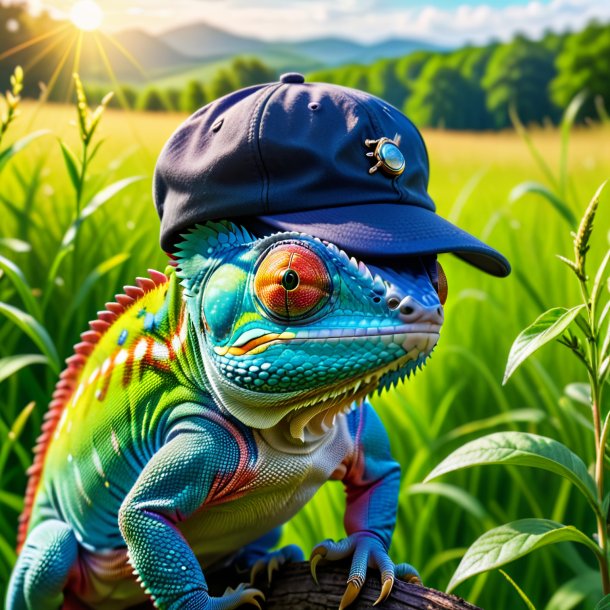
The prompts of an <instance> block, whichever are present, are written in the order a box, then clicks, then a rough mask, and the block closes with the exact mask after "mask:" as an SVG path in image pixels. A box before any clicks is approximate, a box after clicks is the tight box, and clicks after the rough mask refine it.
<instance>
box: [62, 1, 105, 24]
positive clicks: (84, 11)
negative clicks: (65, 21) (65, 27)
mask: <svg viewBox="0 0 610 610" xmlns="http://www.w3.org/2000/svg"><path fill="white" fill-rule="evenodd" d="M103 19H104V13H103V12H102V9H101V8H100V5H99V4H97V2H93V0H78V2H76V3H75V4H74V6H73V7H72V9H71V10H70V21H72V23H73V24H74V25H75V26H76V27H77V28H78V29H79V30H83V31H85V32H91V31H93V30H97V29H98V28H99V27H100V25H102V21H103Z"/></svg>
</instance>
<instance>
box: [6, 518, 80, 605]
mask: <svg viewBox="0 0 610 610" xmlns="http://www.w3.org/2000/svg"><path fill="white" fill-rule="evenodd" d="M77 556H78V543H77V541H76V537H75V536H74V532H73V531H72V529H71V528H70V526H69V525H68V524H67V523H65V522H64V521H60V520H59V519H48V520H46V521H43V522H42V523H40V524H39V525H37V526H36V527H35V528H34V529H33V530H32V531H31V532H30V533H29V534H28V537H27V538H26V541H25V544H24V545H23V549H22V550H21V553H20V554H19V558H18V560H17V564H16V565H15V568H14V570H13V574H12V576H11V580H10V582H9V585H8V591H7V594H6V610H56V608H59V607H60V606H61V605H62V602H63V599H64V595H63V589H64V587H65V585H66V583H67V581H68V576H69V573H70V570H71V569H72V568H73V566H74V564H75V563H76V560H77Z"/></svg>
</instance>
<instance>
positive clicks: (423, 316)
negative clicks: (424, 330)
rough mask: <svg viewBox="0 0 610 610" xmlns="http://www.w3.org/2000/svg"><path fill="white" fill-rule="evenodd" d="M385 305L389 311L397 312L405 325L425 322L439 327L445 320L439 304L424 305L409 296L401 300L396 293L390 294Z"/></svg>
mask: <svg viewBox="0 0 610 610" xmlns="http://www.w3.org/2000/svg"><path fill="white" fill-rule="evenodd" d="M387 304H388V307H389V308H390V309H393V310H396V311H397V312H398V317H399V319H400V321H401V322H404V323H405V324H423V323H426V322H427V323H430V324H434V325H438V326H439V327H440V326H441V325H442V323H443V321H444V319H445V314H444V311H443V306H442V305H441V304H440V303H433V304H431V305H424V304H423V303H421V302H420V301H418V300H417V299H416V298H414V297H413V296H412V295H410V294H409V295H407V296H405V297H403V298H402V299H401V298H400V296H399V295H398V294H396V293H393V294H390V295H389V296H388V297H387Z"/></svg>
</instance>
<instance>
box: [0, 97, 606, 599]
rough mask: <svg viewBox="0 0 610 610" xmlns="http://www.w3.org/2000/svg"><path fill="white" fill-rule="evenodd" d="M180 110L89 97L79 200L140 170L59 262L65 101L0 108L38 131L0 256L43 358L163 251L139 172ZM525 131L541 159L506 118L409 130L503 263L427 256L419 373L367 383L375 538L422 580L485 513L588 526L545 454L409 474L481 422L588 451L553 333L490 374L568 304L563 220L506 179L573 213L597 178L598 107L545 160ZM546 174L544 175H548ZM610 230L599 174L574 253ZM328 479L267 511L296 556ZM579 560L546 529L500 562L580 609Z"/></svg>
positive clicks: (70, 117) (335, 504) (4, 364)
mask: <svg viewBox="0 0 610 610" xmlns="http://www.w3.org/2000/svg"><path fill="white" fill-rule="evenodd" d="M184 118H185V115H180V114H144V113H134V112H126V111H119V110H108V111H107V112H106V114H105V115H104V117H103V119H102V122H101V125H100V127H99V131H98V133H97V134H96V139H103V140H104V142H103V144H102V146H101V148H100V149H99V152H98V153H97V154H96V155H95V157H94V158H93V160H92V161H91V164H90V171H91V173H90V177H89V180H88V182H87V184H86V188H85V191H84V195H83V202H84V203H85V204H86V203H87V201H88V200H89V198H90V197H91V196H92V195H93V194H94V193H97V192H99V191H100V190H101V189H103V188H104V186H106V185H108V184H111V183H113V182H115V181H117V180H120V179H122V178H127V177H130V176H141V177H142V178H141V180H138V181H136V182H134V183H133V184H131V185H129V186H127V187H126V188H124V189H123V190H121V191H120V192H119V193H118V194H117V195H115V196H114V197H112V198H110V199H109V200H108V201H107V202H105V203H104V204H103V205H100V206H99V207H98V208H97V209H95V211H94V212H93V213H91V214H90V215H88V216H87V217H85V218H83V219H82V222H80V223H79V226H78V231H77V235H76V238H75V239H74V240H73V241H72V244H71V246H70V247H69V248H66V249H65V253H64V254H65V255H63V256H62V257H59V260H58V257H57V253H58V252H59V251H60V250H62V240H64V243H65V237H64V236H65V234H66V231H68V228H69V227H70V225H71V223H72V222H73V221H74V218H75V193H74V189H73V188H72V185H71V183H70V180H69V177H68V174H67V172H66V169H65V166H64V160H63V158H62V152H61V149H60V146H59V144H58V138H61V139H63V140H65V141H67V142H68V143H70V145H71V146H72V147H73V148H74V150H78V145H79V142H78V130H77V128H76V127H75V125H74V123H75V122H76V119H77V117H76V112H75V110H74V107H71V106H61V105H52V104H47V105H43V106H39V105H38V104H36V103H34V102H28V103H24V104H23V112H22V114H21V116H20V117H19V118H18V119H17V120H16V122H15V123H14V124H13V125H11V126H10V128H9V131H8V132H7V140H8V141H5V142H3V146H4V145H6V144H7V143H9V142H10V141H13V140H16V139H18V138H20V137H22V136H24V135H26V134H27V133H31V132H32V131H34V130H39V129H47V130H49V133H47V134H45V135H41V136H40V137H39V138H37V139H36V140H35V141H34V142H32V143H31V144H30V145H29V146H28V147H27V148H26V149H24V150H22V151H21V152H19V153H18V154H17V155H15V157H14V158H13V159H11V160H10V161H9V162H8V164H6V166H4V168H3V169H2V170H0V171H1V172H2V173H0V255H1V256H3V257H5V258H6V259H8V260H10V261H12V262H13V263H14V264H15V265H16V266H17V267H18V269H19V270H20V271H19V273H21V272H22V273H23V276H24V278H25V280H27V284H26V285H27V289H28V291H29V292H28V295H29V297H30V299H33V301H34V302H35V303H36V304H37V305H35V307H37V308H38V310H39V312H40V317H39V324H40V326H42V327H43V328H44V329H46V333H47V335H48V340H49V342H50V345H47V346H46V349H47V350H50V352H51V353H52V354H53V353H54V352H56V353H57V355H58V359H59V360H61V361H63V359H64V358H66V357H68V356H69V355H70V354H71V346H72V345H73V344H75V343H77V342H78V341H79V334H80V333H81V332H82V331H84V330H86V329H87V321H88V320H90V319H92V318H94V317H95V313H96V311H98V310H100V309H103V304H104V303H105V302H106V301H109V300H112V298H113V295H114V294H115V293H117V292H119V291H121V287H122V286H123V285H125V284H132V283H133V281H134V278H135V277H136V276H138V275H145V273H146V269H147V268H151V267H152V268H156V269H163V267H164V264H165V261H166V256H165V255H164V253H163V252H162V251H161V250H160V248H159V245H158V230H159V222H158V218H157V215H156V212H155V210H154V207H153V204H152V199H151V176H152V172H153V168H154V163H155V159H156V157H157V155H158V153H159V151H160V149H161V147H162V145H163V143H164V142H165V140H166V139H167V138H168V136H169V135H170V134H171V133H172V131H173V130H174V129H175V128H176V127H177V125H178V124H179V123H180V122H181V121H182V120H183V119H184ZM528 133H529V137H530V138H531V141H532V142H533V145H535V147H536V149H537V151H538V154H539V156H540V158H541V159H543V160H544V163H546V164H547V165H548V168H550V172H551V173H552V176H551V175H548V173H547V172H545V171H544V170H543V169H541V167H540V165H539V164H538V163H537V162H536V161H535V159H534V158H533V156H532V154H531V151H530V150H529V148H528V145H527V143H526V142H525V141H524V140H523V138H522V137H520V136H519V134H517V133H516V132H515V131H513V130H507V131H502V132H486V133H470V132H447V131H438V130H428V131H424V138H425V140H426V142H427V145H428V150H429V155H430V161H431V181H430V191H431V194H432V196H433V198H434V199H435V201H436V202H437V206H438V212H439V213H440V214H441V215H443V216H444V217H446V218H448V219H450V220H451V221H453V222H455V223H456V224H458V225H459V226H460V227H462V228H464V229H466V230H468V231H470V232H471V233H473V234H474V235H476V236H478V237H480V238H481V239H483V240H485V241H486V242H488V243H489V244H490V245H492V246H494V247H496V248H497V249H499V250H500V251H501V252H502V253H503V254H505V255H506V256H507V258H508V259H509V260H510V262H511V264H512V266H513V273H512V274H511V276H509V277H508V278H506V279H497V278H493V277H489V276H487V275H485V274H483V273H482V272H480V271H478V270H476V269H474V268H473V267H470V266H469V265H467V264H466V263H464V262H462V261H460V260H459V259H457V258H455V257H453V256H451V255H442V256H441V257H440V261H441V263H442V265H443V267H444V268H445V271H446V274H447V278H448V283H449V298H448V300H447V304H446V316H445V320H446V321H445V325H444V328H443V330H442V332H441V339H440V341H439V344H438V347H437V348H436V350H435V352H434V354H433V355H432V358H431V359H430V361H429V362H428V364H427V366H426V367H425V368H424V369H423V371H421V372H418V374H417V375H416V376H415V377H414V378H412V379H411V380H409V381H408V382H407V383H405V384H404V385H400V386H399V387H398V388H396V389H395V390H392V391H391V392H384V393H383V394H382V395H381V396H376V397H375V398H374V405H375V406H376V407H377V409H378V412H379V413H380V415H381V417H382V419H383V420H384V422H385V424H386V427H387V429H388V431H389V434H390V438H391V443H392V448H393V452H394V455H395V457H396V458H397V459H398V461H399V462H400V463H401V465H402V477H403V478H402V488H401V494H400V505H399V510H398V521H397V526H396V531H395V534H394V539H393V545H392V548H391V554H392V556H393V558H394V559H395V560H396V561H401V562H402V561H408V562H409V563H411V564H413V565H414V566H416V567H417V568H418V569H419V570H420V572H421V574H422V577H423V581H424V583H425V584H426V585H428V586H431V587H434V588H438V589H444V588H445V587H446V585H447V583H448V582H449V580H450V578H451V575H452V573H453V572H454V570H455V568H456V566H457V564H458V563H459V560H460V558H461V556H462V555H463V554H464V552H465V550H466V548H467V547H468V546H469V545H470V544H472V542H473V541H474V540H475V539H476V538H478V537H479V536H480V535H481V534H482V533H483V532H485V531H486V530H488V529H490V528H492V527H495V526H497V525H501V524H503V523H507V522H509V521H512V520H515V519H520V518H525V517H540V518H548V519H553V520H556V521H559V522H561V523H564V524H566V525H570V524H572V525H576V526H578V527H579V528H580V529H581V530H582V531H584V532H590V533H593V532H594V531H595V528H596V526H595V522H594V520H593V517H592V516H591V514H590V512H589V511H588V509H587V506H586V502H585V501H584V500H583V499H582V498H581V497H580V496H579V495H578V494H577V493H576V492H575V490H574V489H573V488H572V487H571V486H570V484H569V483H567V482H565V481H562V480H561V479H559V478H556V477H554V476H553V475H552V474H550V473H548V472H543V471H539V470H526V469H519V470H517V469H514V468H511V467H503V466H487V467H485V468H477V469H471V470H467V471H464V472H460V473H456V474H451V475H447V476H445V477H444V478H442V479H440V480H438V481H437V480H435V481H434V482H432V483H428V484H423V483H422V481H423V480H424V478H425V477H426V475H427V474H428V473H429V472H430V471H431V470H432V469H433V468H434V466H435V465H436V464H438V463H439V462H440V461H441V460H442V458H443V457H445V456H446V455H447V454H448V453H449V452H450V451H452V450H453V449H456V448H457V447H458V446H460V445H462V444H464V443H465V442H466V441H469V440H472V439H474V438H476V437H477V436H480V435H482V434H486V433H489V432H493V431H501V430H521V431H528V432H534V433H537V434H542V435H546V436H552V437H553V438H556V439H557V440H559V441H561V442H563V443H564V444H566V445H567V446H568V447H570V448H571V449H572V450H574V451H575V452H576V453H578V454H579V455H581V456H582V457H583V458H584V459H585V462H586V463H587V465H589V464H591V463H592V462H593V459H594V454H593V442H592V436H593V431H592V428H591V426H590V424H588V422H589V421H590V418H589V407H588V406H587V405H586V404H583V403H582V402H581V401H579V400H578V396H577V395H576V393H575V392H574V391H573V386H572V390H570V388H568V391H567V392H566V386H568V385H569V384H572V383H575V382H583V381H586V379H585V377H584V374H583V372H582V370H581V369H580V368H579V367H578V362H577V360H576V358H574V357H573V356H572V355H571V354H570V353H569V351H568V350H565V349H562V348H560V346H557V345H550V346H547V347H545V348H544V349H543V350H541V351H540V352H538V353H537V354H536V356H535V358H533V359H531V360H529V361H528V362H527V363H525V364H524V365H523V366H522V367H521V369H520V370H519V371H517V373H516V374H515V375H514V376H513V377H512V378H511V380H510V381H509V383H508V384H507V385H506V386H504V387H503V386H502V384H501V381H502V376H503V372H504V368H505V365H506V360H507V356H508V353H509V349H510V346H511V344H512V342H513V340H514V339H515V337H516V336H517V335H518V334H519V332H520V331H521V330H522V329H523V328H524V327H525V326H527V325H528V324H530V323H531V322H533V321H534V319H535V318H536V317H537V316H538V315H539V314H540V313H542V312H543V311H545V310H546V309H548V308H550V307H553V306H562V307H571V306H573V305H576V304H578V303H579V302H580V301H579V299H580V295H579V292H578V285H577V283H576V282H574V281H573V279H572V278H571V277H570V275H569V274H568V271H567V268H566V267H565V266H564V265H563V264H562V263H561V262H560V261H559V260H558V259H557V257H556V254H562V255H564V256H569V255H570V254H571V249H572V241H571V240H572V238H571V236H570V231H572V230H574V229H575V226H572V225H570V223H569V222H568V220H566V214H565V213H564V214H563V215H562V214H560V213H559V212H558V210H557V209H556V208H555V207H553V206H552V205H551V204H550V203H549V202H548V201H547V200H546V199H545V198H543V197H541V196H539V195H534V194H526V195H524V196H523V197H519V198H516V200H514V201H513V199H515V192H514V189H515V187H516V186H517V185H519V184H520V183H523V182H525V181H536V182H540V183H542V184H545V185H546V186H547V187H549V188H551V189H555V190H561V189H562V188H563V189H564V194H565V199H566V201H567V204H568V207H569V210H571V212H572V214H573V215H574V216H575V217H576V218H580V216H581V214H582V212H583V211H584V209H585V207H586V205H587V203H588V202H589V200H590V199H591V197H592V196H593V194H594V193H595V191H596V190H597V188H598V187H599V185H600V184H601V183H602V182H603V181H604V180H605V179H607V178H609V177H610V146H609V145H608V143H609V141H610V125H605V126H604V125H591V126H579V127H576V128H574V129H573V130H572V132H571V135H570V136H569V152H568V155H567V157H563V158H562V154H561V150H562V137H563V138H564V139H565V138H567V136H566V134H565V133H564V134H563V136H562V133H561V131H560V130H559V129H557V128H537V129H535V130H531V131H529V132H528ZM407 163H408V159H407ZM562 163H563V167H564V170H563V173H562V172H560V167H562ZM236 171H239V168H236ZM561 176H563V178H562V177H561ZM553 180H557V181H558V184H557V185H556V186H554V185H553V183H552V181H553ZM511 194H512V195H511ZM609 242H610V194H609V191H606V192H605V193H604V194H603V195H602V200H601V203H600V211H599V213H598V217H597V219H596V222H595V228H594V234H593V244H592V250H591V252H590V254H589V257H590V260H591V268H592V269H593V268H596V267H597V265H598V264H599V262H600V260H601V258H602V256H603V255H604V253H605V251H606V250H607V249H608V245H609ZM607 288H608V287H607V286H606V287H605V288H604V290H607ZM23 298H24V297H23V294H22V293H20V292H19V291H17V290H16V289H15V284H14V283H13V282H12V281H11V278H10V277H9V274H8V273H7V272H6V269H5V273H4V275H3V276H2V277H0V301H2V302H4V303H9V304H11V305H13V306H14V307H17V308H19V309H24V303H23ZM17 318H18V316H17ZM27 323H28V320H27V319H25V318H21V320H20V321H19V319H17V321H16V320H15V318H14V317H13V318H11V317H10V316H8V317H7V316H6V314H5V316H3V317H2V318H0V358H1V360H0V383H1V385H0V599H1V598H2V597H3V595H2V594H3V592H4V590H5V588H6V582H7V580H8V576H9V573H10V568H11V565H12V563H13V561H14V559H15V552H14V550H13V549H14V542H15V532H16V523H17V517H18V515H19V512H20V510H21V498H22V494H23V491H24V486H25V470H26V468H27V467H28V466H29V464H30V461H31V448H32V446H33V445H34V444H35V439H36V437H37V436H38V434H39V430H40V426H41V421H42V417H43V415H44V412H45V410H46V408H47V404H48V401H49V398H50V395H51V392H52V388H53V384H54V383H55V380H56V378H57V371H54V370H53V366H51V365H49V364H44V363H41V359H40V358H38V360H36V359H32V360H31V363H30V364H29V365H28V366H23V367H22V368H19V367H17V366H16V364H15V362H16V361H15V359H14V358H12V357H13V356H14V355H16V354H39V353H40V351H41V348H40V345H39V344H37V343H35V342H33V341H32V338H31V336H30V335H28V334H27V333H26V332H24V326H27ZM11 367H12V368H11ZM17 369H18V370H17ZM606 407H607V405H606ZM342 494H343V492H342V489H341V486H340V485H339V484H337V483H329V484H327V485H326V486H325V487H324V488H323V489H322V490H321V491H320V492H319V493H318V494H317V496H316V497H315V499H314V501H313V502H311V503H310V505H308V506H307V507H306V508H305V509H304V510H303V511H302V512H301V513H300V514H299V515H298V516H297V517H296V518H295V519H293V521H292V522H290V523H289V524H288V525H287V526H286V528H285V535H284V542H296V543H298V544H300V545H301V546H302V547H303V549H304V551H305V553H306V554H307V553H309V552H310V550H311V548H312V546H313V545H314V544H315V543H317V542H319V541H321V540H322V539H324V538H327V537H335V538H337V537H341V536H342V535H343V526H342V515H343V497H342ZM320 569H323V567H320ZM596 569H597V566H596V565H595V564H594V563H593V561H592V559H591V558H590V557H589V556H588V555H586V554H585V552H584V551H582V550H581V549H580V548H577V547H576V545H573V544H571V543H562V544H561V545H553V546H549V547H546V548H544V549H542V550H540V551H539V552H537V553H536V554H533V555H528V556H527V557H525V558H523V559H520V560H518V561H517V562H514V563H512V564H509V565H508V566H507V567H506V571H507V572H508V574H509V575H510V576H511V578H512V579H513V580H514V581H515V582H516V583H517V584H518V585H519V586H520V587H521V589H523V590H524V591H525V593H526V594H527V595H528V596H529V597H530V599H531V600H532V602H533V603H534V604H535V606H536V608H537V609H538V610H543V609H545V610H570V608H583V609H584V608H591V607H593V605H594V604H595V602H596V601H597V599H599V597H601V593H600V592H601V585H600V582H599V576H598V575H597V573H596V572H595V570H596ZM457 593H458V594H459V595H461V596H462V597H465V598H466V599H468V600H469V601H471V602H473V603H475V604H477V605H480V606H481V607H483V608H487V609H489V610H492V609H493V610H504V609H509V608H510V609H515V608H522V607H523V608H525V605H524V603H523V601H522V600H521V599H520V598H519V596H518V595H517V593H516V592H515V589H514V588H513V587H512V586H511V585H510V584H509V583H508V582H507V580H506V579H505V578H504V577H503V576H502V575H501V574H500V573H499V572H497V571H495V572H491V573H488V574H484V575H481V576H478V577H475V578H473V579H471V580H469V581H467V582H466V583H464V584H462V585H460V587H459V588H458V589H457Z"/></svg>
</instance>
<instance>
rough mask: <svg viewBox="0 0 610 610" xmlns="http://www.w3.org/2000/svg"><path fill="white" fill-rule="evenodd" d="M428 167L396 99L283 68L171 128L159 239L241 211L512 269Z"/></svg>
mask: <svg viewBox="0 0 610 610" xmlns="http://www.w3.org/2000/svg"><path fill="white" fill-rule="evenodd" d="M428 176H429V167H428V155H427V152H426V147H425V144H424V141H423V139H422V137H421V134H420V133H419V131H418V130H417V129H416V127H415V126H414V125H413V123H411V121H410V120H409V119H408V118H407V117H406V116H405V115H404V114H402V113H401V112H400V111H399V110H397V109H396V108H394V107H393V106H391V105H390V104H388V103H386V102H384V101H383V100H381V99H379V98H377V97H375V96H372V95H370V94H368V93H365V92H363V91H359V90H357V89H350V88H347V87H340V86H338V85H331V84H327V83H306V82H305V79H304V77H303V76H302V75H301V74H297V73H288V74H284V75H283V76H282V77H281V78H280V82H278V83H269V84H264V85H256V86H254V87H248V88H246V89H241V90H239V91H235V92H233V93H230V94H229V95H226V96H224V97H222V98H220V99H218V100H216V101H214V102H212V103H210V104H208V105H207V106H204V107H203V108H201V109H200V110H198V111H197V112H195V114H193V115H192V116H191V117H189V118H188V119H187V120H186V121H185V122H184V123H183V124H182V125H181V126H180V127H179V128H178V129H177V130H176V132H175V133H174V134H173V135H172V136H171V138H170V139H169V140H168V142H167V144H166V145H165V147H164V148H163V150H162V152H161V155H160V156H159V160H158V162H157V166H156V169H155V176H154V199H155V204H156V206H157V211H158V213H159V216H160V218H161V246H162V247H163V248H164V249H165V250H166V251H171V250H172V248H173V246H174V244H175V243H176V241H177V240H178V239H179V235H180V234H181V233H184V232H185V231H186V230H187V229H188V228H189V227H192V226H193V225H194V224H196V223H202V222H205V221H207V220H217V219H232V220H235V221H236V222H240V221H241V222H244V223H245V224H246V225H247V226H248V224H249V223H250V224H255V225H257V226H258V227H259V230H270V231H276V230H287V231H290V230H294V231H301V232H304V233H308V234H310V235H314V236H316V237H319V238H320V239H325V240H328V241H332V242H333V243H335V244H336V245H337V246H339V247H341V248H343V249H344V250H346V251H347V252H348V253H350V254H353V255H355V256H358V257H361V258H365V257H369V258H371V257H375V258H392V259H396V257H400V256H412V255H415V254H429V253H436V252H438V253H440V252H453V253H455V254H456V255H457V256H459V257H461V258H463V259H464V260H466V261H467V262H469V263H471V264H472V265H475V266H476V267H478V268H480V269H482V270H483V271H486V272H487V273H491V274H492V275H497V276H506V275H508V274H509V273H510V265H509V263H508V261H507V260H506V259H505V258H504V257H503V256H502V255H501V254H500V253H499V252H497V251H496V250H494V249H493V248H491V247H490V246H488V245H486V244H484V243H483V242H482V241H480V240H478V239H477V238H475V237H473V236H472V235H470V234H469V233H466V232H465V231H463V230H461V229H459V228H458V227H456V226H455V225H453V224H451V223H450V222H448V221H447V220H445V219H443V218H441V217H440V216H438V215H437V214H436V213H435V209H436V208H435V205H434V202H433V201H432V199H431V198H430V196H429V194H428V190H427V187H428Z"/></svg>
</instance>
